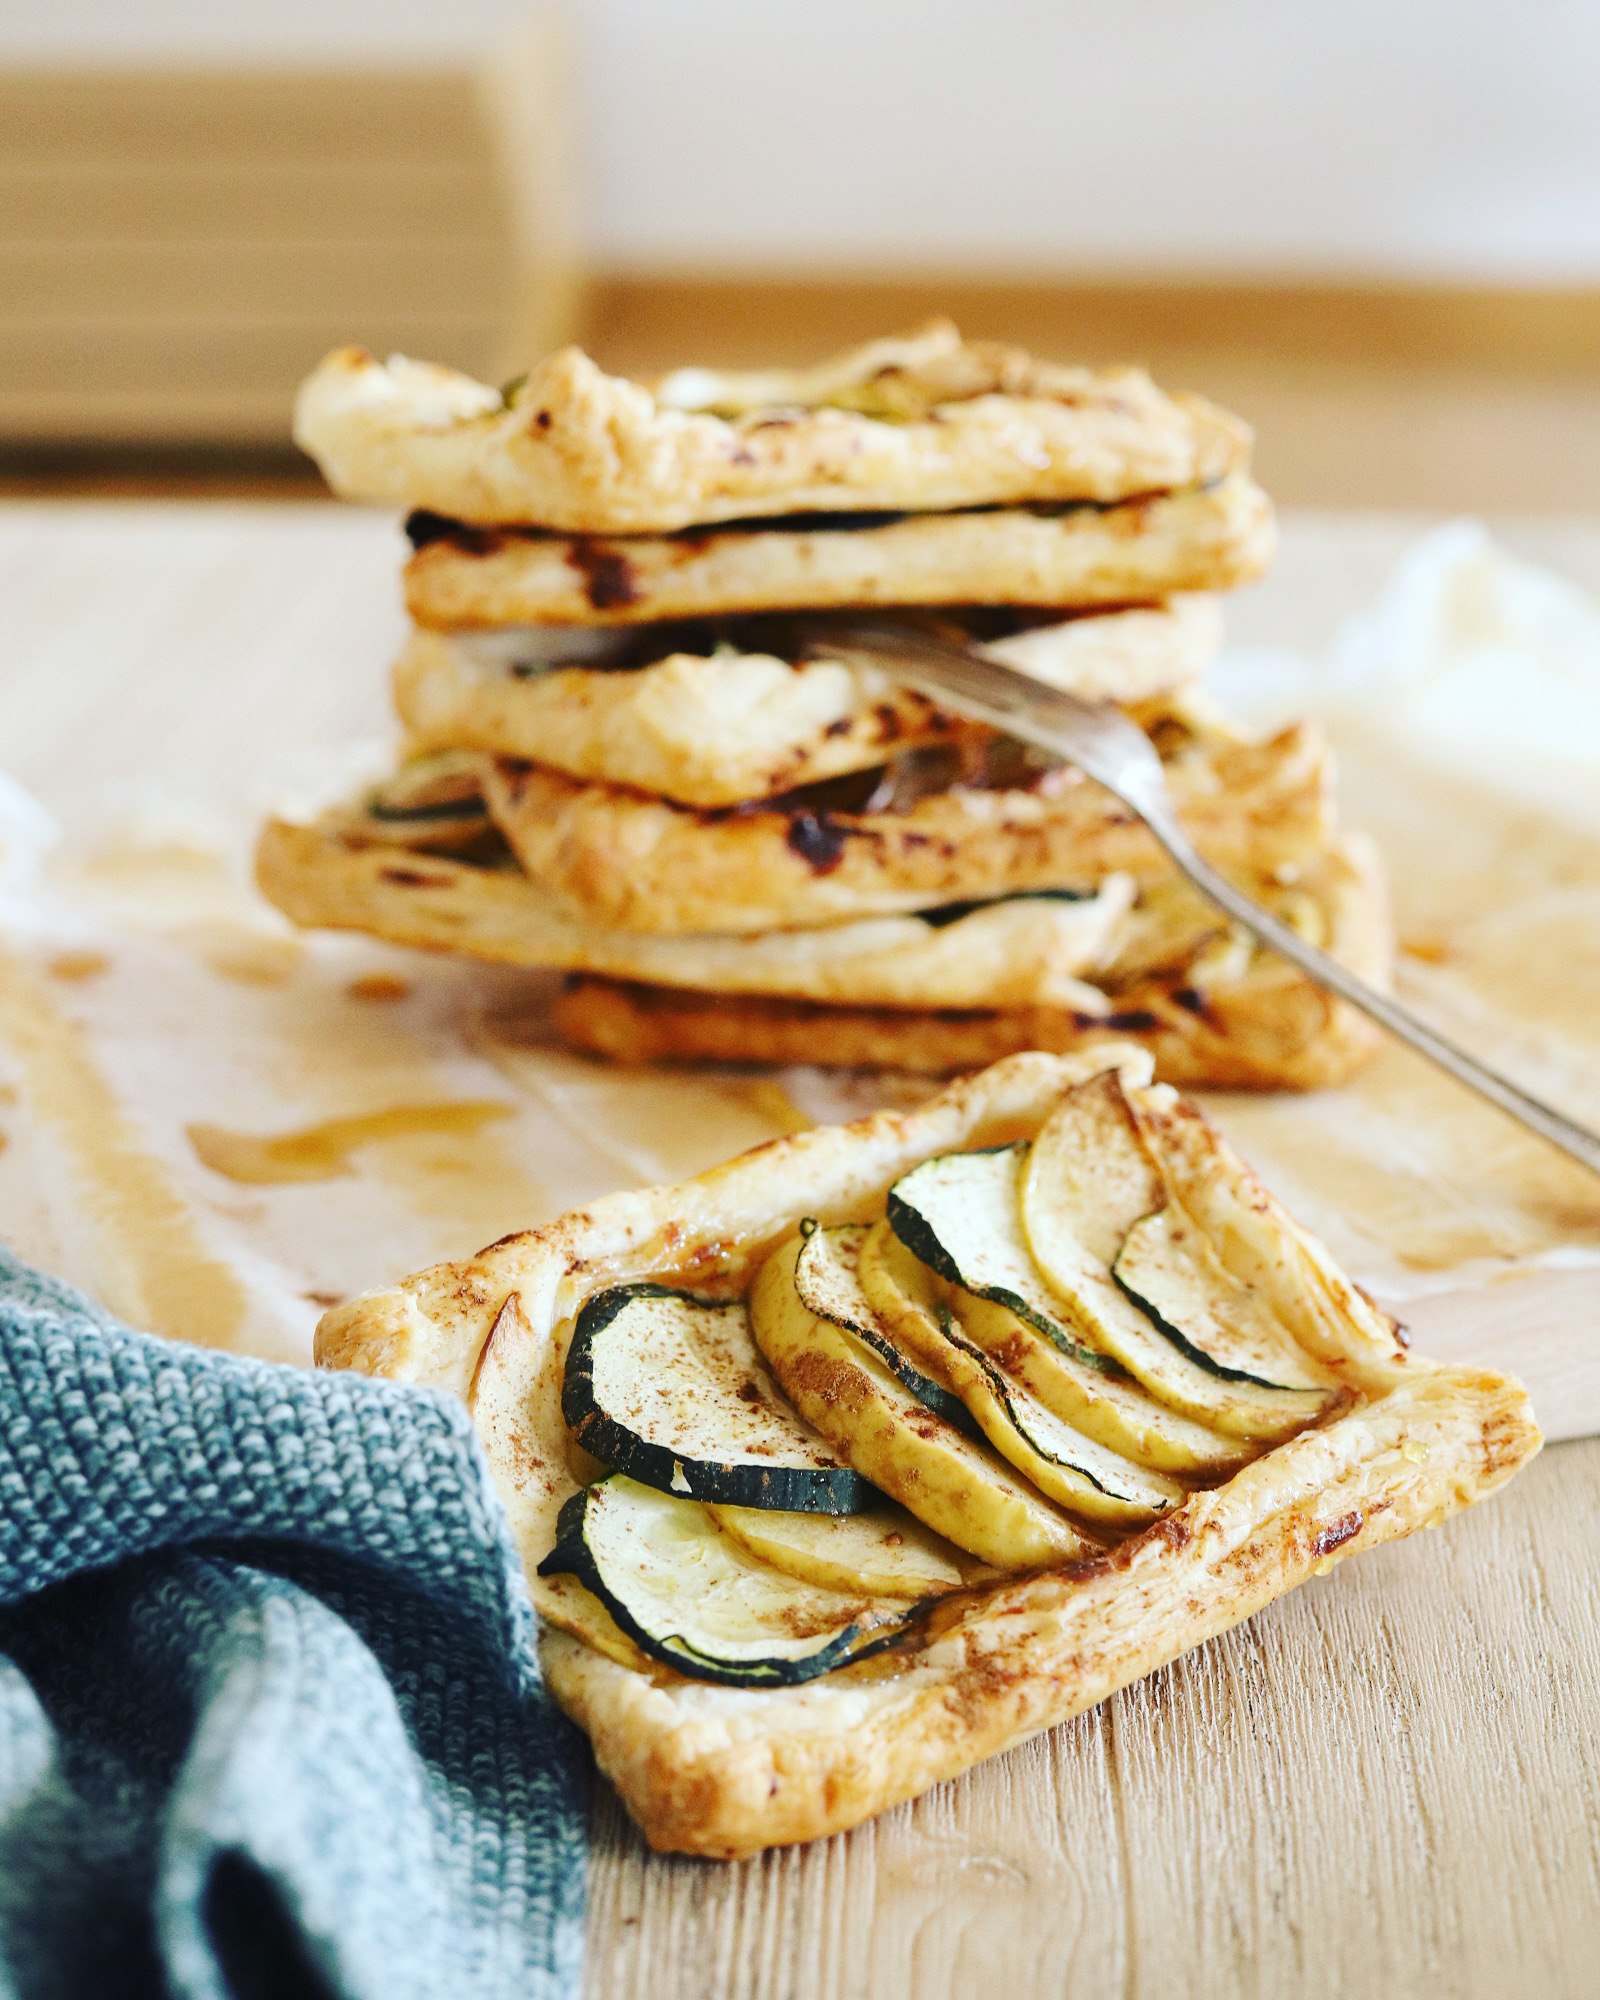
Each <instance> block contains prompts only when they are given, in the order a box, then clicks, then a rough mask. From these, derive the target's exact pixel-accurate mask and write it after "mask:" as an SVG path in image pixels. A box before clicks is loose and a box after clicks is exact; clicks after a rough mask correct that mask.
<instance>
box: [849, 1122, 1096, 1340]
mask: <svg viewBox="0 0 1600 2000" xmlns="http://www.w3.org/2000/svg"><path fill="white" fill-rule="evenodd" d="M1027 1157H1028V1148H1027V1146H1026V1145H1016V1146H995V1147H991V1148H989V1150H988V1151H986V1152H981V1153H940V1154H939V1155H937V1157H935V1158H934V1159H931V1160H924V1161H923V1163H922V1164H921V1166H920V1167H913V1168H912V1170H911V1172H910V1173H908V1174H902V1175H901V1177H900V1178H899V1180H897V1181H896V1182H895V1184H894V1186H893V1187H892V1188H890V1190H889V1209H888V1218H889V1227H890V1228H891V1229H892V1230H893V1231H894V1233H895V1235H896V1236H898V1237H899V1239H900V1241H901V1242H902V1243H903V1244H904V1245H905V1246H906V1248H907V1249H908V1250H909V1251H911V1253H912V1254H913V1256H916V1257H919V1258H920V1259H921V1260H922V1262H923V1263H924V1264H926V1265H927V1266H928V1267H929V1269H930V1270H933V1271H936V1272H937V1273H938V1274H939V1276H940V1277H941V1278H948V1279H949V1280H950V1281H951V1283H952V1284H957V1285H960V1286H961V1287H962V1288H963V1290H965V1291H969V1292H971V1293H973V1295H974V1296H975V1297H977V1298H980V1299H987V1300H988V1301H989V1302H990V1303H991V1304H992V1305H997V1306H1003V1307H1004V1308H1005V1309H1006V1311H1007V1312H1011V1313H1015V1314H1016V1316H1017V1317H1018V1319H1021V1320H1025V1321H1026V1322H1027V1323H1028V1325H1029V1326H1032V1327H1035V1328H1037V1330H1038V1331H1039V1332H1040V1333H1042V1334H1043V1335H1044V1337H1045V1339H1046V1340H1048V1341H1049V1342H1050V1343H1051V1345H1052V1346H1053V1347H1056V1348H1058V1349H1059V1350H1060V1351H1061V1352H1062V1353H1063V1354H1070V1355H1071V1356H1072V1358H1073V1359H1074V1360H1075V1361H1077V1362H1078V1363H1080V1364H1081V1365H1082V1366H1083V1367H1085V1368H1093V1369H1098V1370H1100V1371H1101V1372H1110V1371H1111V1370H1113V1369H1114V1367H1115V1363H1114V1362H1113V1361H1111V1360H1109V1359H1108V1358H1107V1356H1106V1355H1105V1354H1103V1353H1102V1352H1100V1351H1099V1349H1098V1348H1096V1347H1095V1346H1093V1345H1091V1344H1090V1343H1089V1342H1088V1341H1086V1340H1083V1339H1080V1338H1078V1336H1077V1334H1076V1331H1075V1330H1074V1328H1073V1326H1072V1324H1071V1314H1070V1313H1069V1311H1068V1310H1067V1309H1066V1308H1065V1307H1064V1306H1063V1304H1062V1301H1061V1300H1060V1299H1059V1298H1058V1297H1057V1296H1056V1295H1055V1293H1054V1292H1053V1291H1052V1289H1051V1287H1050V1285H1049V1284H1048V1283H1047V1282H1046V1279H1045V1276H1044V1274H1043V1273H1042V1272H1041V1271H1040V1269H1039V1267H1038V1265H1037V1263H1036V1262H1035V1261H1034V1258H1033V1256H1032V1254H1031V1253H1030V1251H1029V1246H1028V1241H1027V1238H1026V1237H1025V1236H1024V1235H1023V1233H1022V1224H1021V1216H1020V1208H1019V1188H1018V1179H1019V1175H1020V1174H1021V1172H1022V1169H1023V1167H1024V1165H1025V1163H1026V1161H1027ZM1120 1241H1121V1238H1120V1237H1119V1238H1118V1242H1119V1243H1120Z"/></svg>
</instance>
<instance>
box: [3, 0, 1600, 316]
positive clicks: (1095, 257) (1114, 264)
mask: <svg viewBox="0 0 1600 2000" xmlns="http://www.w3.org/2000/svg"><path fill="white" fill-rule="evenodd" d="M521 11H522V10H521V9H520V8H519V7H518V6H516V5H514V4H512V3H511V0H231V4H230V0H3V4H0V59H5V58H7V57H9V58H12V59H34V60H38V59H45V60H49V59H60V58H62V57H72V58H83V59H89V60H94V59H106V58H128V57H131V58H141V57H149V58H157V59H171V58H173V57H175V56H176V57H183V58H193V59H195V60H205V59H210V60H216V59H219V58H225V59H231V58H234V57H240V58H246V59H251V60H273V59H284V58H299V57H323V58H327V57H337V58H340V59H344V58H348V57H375V58H379V59H383V60H389V61H405V60H411V59H415V58H416V57H418V56H420V55H426V54H429V53H436V52H440V51H444V50H452V51H454V50H460V49H464V48H477V47H486V46H489V45H491V44H492V43H493V40H494V38H495V37H496V36H497V35H499V34H502V33H504V32H505V31H506V30H507V28H508V27H509V26H510V25H512V24H514V22H515V20H516V18H517V16H518V14H519V12H521ZM569 11H570V13H571V14H572V16H573V19H574V23H575V27H576V29H577V34H578V43H579V70H578V85H577V87H578V89H579V91H580V94H581V99H582V103H583V109H584V114H585V115H584V120H583V125H584V130H585V132H586V134H587V138H586V148H587V154H586V160H585V169H586V180H587V189H588V216H589V235H590V244H591V249H592V252H593V254H594V256H595V257H596V258H597V259H598V260H600V261H602V262H606V263H614V264H635V265H656V266H659V265H664V264H672V263H693V264H701V265H722V266H728V265H782V264H793V263H797V262H802V263H804V262H809V263H816V264H827V265H830V266H840V265H859V266H865V267H869V268H883V267H885V266H891V265H899V266H902V267H917V266H924V267H926V266H930V265H936V266H949V265H951V264H966V265H969V266H972V267H974V268H982V267H989V268H996V269H1010V270H1015V269H1041V270H1060V269H1072V268H1080V269H1081V268H1094V269H1102V270H1114V269H1117V268H1125V269H1143V270H1150V269H1156V270H1163V269H1164V270H1187V269H1206V268H1212V269H1215V268H1218V267H1225V268H1228V269H1231V270H1235V271H1239V272H1251V271H1266V272H1285V273H1292V272H1295V271H1330V272H1349V273H1353V274H1375V273H1387V272H1393V273H1410V274H1424V275H1426V274H1433V275H1446V276H1457V277H1468V278H1489V279H1492V278H1512V279H1544V280H1564V281H1578V282H1600V0H572V4H571V6H570V8H569Z"/></svg>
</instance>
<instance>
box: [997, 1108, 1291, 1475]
mask: <svg viewBox="0 0 1600 2000" xmlns="http://www.w3.org/2000/svg"><path fill="white" fill-rule="evenodd" d="M1021 1196H1022V1199H1021V1216H1022V1226H1023V1231H1024V1233H1025V1239H1026V1244H1027V1247H1028V1249H1029V1250H1031V1252H1032V1254H1033V1258H1034V1261H1035V1264H1036V1267H1037V1269H1038V1270H1039V1271H1040V1272H1041V1273H1042V1274H1043V1276H1044V1278H1045V1279H1046V1280H1047V1281H1048V1284H1049V1287H1050V1289H1051V1290H1052V1291H1053V1292H1054V1293H1055V1294H1056V1296H1057V1297H1058V1298H1059V1299H1060V1301H1061V1302H1062V1306H1063V1307H1064V1309H1065V1312H1066V1314H1067V1315H1068V1316H1069V1317H1070V1318H1071V1320H1072V1323H1073V1324H1074V1325H1075V1326H1076V1327H1078V1328H1079V1329H1081V1330H1083V1331H1085V1332H1086V1333H1087V1334H1088V1335H1089V1337H1090V1338H1092V1339H1094V1340H1095V1341H1096V1342H1097V1343H1098V1344H1099V1345H1100V1346H1101V1347H1102V1348H1103V1349H1104V1350H1105V1351H1106V1352H1107V1353H1110V1354H1113V1355H1115V1357H1116V1358H1117V1360H1118V1361H1120V1362H1121V1363H1122V1365H1123V1366H1124V1367H1125V1368H1126V1369H1127V1370H1128V1372H1129V1374H1130V1375H1132V1376H1134V1377H1135V1379H1136V1380H1137V1381H1139V1382H1140V1383H1142V1384H1143V1386H1144V1387H1145V1388H1146V1389H1148V1390H1149V1392H1150V1394H1151V1395H1152V1396H1155V1397H1158V1398H1159V1399H1160V1400H1161V1401H1162V1402H1163V1403H1166V1404H1168V1405H1169V1406H1170V1407H1171V1408H1173V1409H1175V1410H1179V1411H1181V1412H1182V1413H1183V1414H1184V1415H1185V1416H1189V1417H1193V1418H1195V1419H1196V1420H1197V1421H1199V1422H1201V1423H1205V1424H1207V1425H1209V1426H1211V1427H1213V1428H1214V1429H1217V1430H1220V1431H1223V1432H1226V1433H1227V1434H1228V1435H1229V1436H1231V1437H1241V1438H1249V1439H1253V1440H1260V1441H1263V1442H1271V1443H1277V1442H1280V1441H1281V1440H1282V1439H1284V1438H1287V1437H1291V1436H1293V1435H1294V1433H1295V1432H1296V1431H1300V1430H1303V1429H1304V1428H1305V1427H1306V1425H1307V1424H1308V1423H1311V1422H1314V1421H1315V1419H1316V1417H1317V1416H1318V1415H1320V1414H1321V1412H1322V1410H1323V1409H1325V1408H1326V1407H1328V1402H1329V1400H1330V1399H1329V1398H1326V1397H1324V1398H1320V1399H1308V1397H1307V1395H1306V1392H1305V1391H1304V1390H1303V1389H1298V1388H1295V1389H1281V1388H1276V1387H1263V1386H1262V1385H1260V1384H1258V1383H1255V1382H1250V1381H1238V1380H1230V1379H1229V1377H1228V1376H1226V1375H1224V1374H1221V1373H1219V1372H1218V1368H1217V1365H1216V1363H1215V1362H1213V1361H1211V1360H1210V1359H1209V1358H1208V1357H1206V1356H1204V1355H1203V1353H1202V1352H1201V1351H1200V1350H1199V1349H1198V1348H1195V1347H1193V1345H1192V1344H1189V1343H1186V1344H1185V1345H1182V1346H1180V1345H1179V1344H1178V1343H1177V1342H1176V1341H1174V1340H1173V1339H1172V1338H1171V1337H1170V1335H1169V1334H1168V1332H1166V1331H1164V1330H1163V1329H1162V1327H1160V1326H1159V1325H1158V1324H1157V1323H1156V1322H1155V1321H1154V1320H1153V1319H1151V1318H1150V1316H1149V1315H1148V1314H1147V1313H1145V1312H1143V1311H1141V1309H1140V1308H1139V1307H1138V1306H1137V1305H1135V1304H1134V1302H1133V1300H1132V1299H1130V1298H1129V1297H1128V1296H1127V1294H1126V1293H1125V1292H1124V1291H1123V1290H1122V1289H1121V1288H1120V1287H1119V1286H1118V1284H1117V1283H1116V1280H1115V1279H1114V1278H1113V1276H1112V1273H1111V1267H1112V1265H1113V1264H1114V1263H1115V1262H1116V1260H1117V1258H1118V1256H1119V1255H1120V1254H1121V1250H1122V1246H1123V1244H1124V1243H1125V1242H1126V1240H1127V1237H1128V1232H1129V1231H1130V1230H1131V1229H1132V1228H1133V1227H1134V1225H1135V1223H1137V1222H1139V1221H1141V1220H1142V1219H1143V1218H1144V1217H1145V1216H1147V1215H1149V1214H1151V1213H1153V1212H1154V1211H1155V1210H1157V1209H1160V1208H1163V1207H1165V1206H1166V1201H1167V1190H1166V1186H1165V1183H1164V1182H1163V1180H1162V1178H1161V1174H1160V1171H1159V1169H1158V1168H1157V1166H1156V1164H1155V1162H1154V1160H1152V1158H1151V1157H1150V1155H1149V1153H1148V1152H1147V1151H1146V1150H1145V1147H1144V1144H1143V1142H1142V1141H1141V1139H1140V1138H1139V1135H1138V1131H1137V1129H1136V1128H1135V1125H1134V1123H1133V1119H1132V1116H1131V1114H1130V1112H1129V1110H1128V1106H1127V1102H1126V1100H1125V1098H1124V1096H1123V1091H1122V1083H1121V1079H1120V1078H1119V1077H1118V1076H1117V1075H1116V1074H1115V1073H1114V1072H1106V1073H1105V1074H1103V1075H1101V1076H1097V1077H1095V1078H1093V1079H1092V1080H1091V1081H1090V1082H1089V1083H1086V1084H1080V1085H1079V1086H1078V1088H1077V1089H1075V1090H1071V1091H1069V1092H1068V1093H1067V1095H1066V1096H1065V1097H1064V1098H1063V1099H1062V1101H1061V1103H1060V1105H1059V1106H1058V1107H1057V1108H1056V1110H1055V1112H1054V1113H1053V1114H1052V1116H1051V1118H1050V1120H1049V1122H1048V1123H1047V1124H1046V1126H1045V1128H1044V1130H1043V1131H1042V1132H1041V1133H1040V1134H1039V1136H1038V1138H1037V1139H1036V1140H1035V1141H1034V1142H1033V1145H1032V1147H1031V1149H1030V1150H1029V1152H1028V1157H1027V1161H1026V1166H1025V1171H1024V1172H1023V1175H1022V1186H1021Z"/></svg>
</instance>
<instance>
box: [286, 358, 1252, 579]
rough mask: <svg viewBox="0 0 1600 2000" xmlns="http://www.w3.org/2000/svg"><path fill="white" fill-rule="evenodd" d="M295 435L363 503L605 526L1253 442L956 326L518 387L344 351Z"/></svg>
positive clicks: (1200, 474)
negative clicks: (742, 368)
mask: <svg viewBox="0 0 1600 2000" xmlns="http://www.w3.org/2000/svg"><path fill="white" fill-rule="evenodd" d="M294 436H295V442H296V443H297V444H298V445H300V446H301V448H302V449H303V450H305V451H307V452H309V453H310V455H311V456H312V458H314V459H315V460H316V462H317V464H318V465H319V466H320V467H321V469H322V473H323V476H324V477H325V478H326V480H327V482H328V484H329V485H330V486H331V487H332V488H333V490H334V492H335V493H337V494H338V495H339V496H340V498H341V499H345V500H361V501H366V502H369V503H372V504H376V505H378V506H404V507H420V508H424V509H426V510H427V511H428V512H430V513H435V514H442V515H444V516H446V517H448V518H449V519H452V520H458V521H465V522H470V523H484V524H487V525H490V526H500V527H511V526H522V525H528V526H533V527H543V528H560V529H566V530H569V531H575V532H578V533H580V534H602V535H604V534H650V533H659V532H661V531H664V530H666V531H670V530H672V529H677V528H687V527H693V526H696V525H698V524H700V523H702V522H714V521H733V520H743V519H748V518H751V517H759V516H765V515H771V514H796V513H809V512H815V511H818V510H821V511H824V512H826V511H838V510H843V511H847V512H860V511H867V512H881V511H883V510H886V509H887V510H899V509H902V508H909V509H912V510H915V511H917V512H930V511H942V510H944V509H946V508H953V507H984V506H991V505H995V504H1003V503H1005V502H1008V501H1011V502H1015V501H1029V500H1069V501H1070V500H1092V501H1103V502H1104V501H1117V500H1126V499H1130V498H1132V497H1133V496H1134V495H1138V494H1147V493H1156V492H1165V491H1168V490H1170V489H1172V488H1175V487H1185V486H1204V485H1208V484H1210V483H1211V482H1212V481H1213V480H1217V479H1221V478H1223V477H1225V476H1226V475H1227V473H1229V472H1230V471H1233V470H1235V469H1236V468H1238V467H1242V466H1243V464H1244V463H1245V462H1246V461H1247V460H1248V458H1249V452H1250V433H1249V431H1248V429H1247V427H1246V426H1245V425H1244V424H1242V423H1240V421H1239V420H1238V418H1236V417H1233V416H1230V415H1228V414H1227V413H1226V412H1225V411H1222V410H1219V409H1216V408H1214V407H1213V406H1212V405H1211V404H1209V403H1206V402H1204V401H1202V400H1201V399H1200V398H1199V397H1196V396H1185V397H1172V396H1168V395H1166V394H1164V393H1163V391H1161V390H1160V389H1158V388H1157V387H1156V385H1155V384H1154V383H1153V382H1152V381H1151V380H1150V378H1149V377H1148V376H1147V375H1144V374H1142V373H1141V372H1140V371H1139V370H1137V369H1132V368H1123V369H1114V370H1106V371H1102V372H1098V373H1097V372H1095V371H1093V370H1090V369H1087V368H1069V367H1062V366H1059V365H1057V364H1055V363H1051V362H1044V361H1036V360H1035V359H1034V358H1033V357H1032V356H1031V355H1029V354H1026V353H1024V352H1023V350H1022V349H1021V348H1016V347H1003V346H1000V345H999V344H998V343H995V342H989V341H978V342H969V341H963V340H962V338H961V336H960V334H959V333H958V332H957V331H956V329H955V328H954V327H953V326H951V325H950V323H949V322H948V321H946V320H939V321H934V322H933V323H932V324H930V325H929V326H926V327H924V328H923V329H922V331H921V332H920V333H916V334H913V335H911V336H910V337H909V338H907V339H891V340H875V341H871V342H869V343H868V344H867V345H866V346H864V347H858V348H854V349H851V350H850V351H849V352H848V353H845V354H840V355H836V356H835V357H834V358H833V359H832V360H830V361H825V362H823V363H821V364H820V365H819V366H817V367H815V368H802V369H765V370H761V371H758V372H755V373H743V374H724V373H720V372H718V371H715V370H711V369H703V368H685V369H680V370H679V371H678V372H677V373H676V374H674V375H669V376H667V377H666V378H665V379H664V380H662V381H659V382H656V383H653V384H649V385H646V384H643V383H639V382H629V381H626V380H624V379H622V378H621V377H619V376H615V375H606V374H604V373H603V372H602V371H601V370H600V369H599V368H597V367H596V366H595V364H594V362H593V361H591V360H590V359H589V357H588V356H587V355H586V354H585V353H583V351H582V350H581V349H580V348H576V347H566V348H562V349H561V350H560V352H559V353H556V354H552V355H550V356H549V357H548V358H547V359H546V360H544V361H541V362H540V363H539V365H538V366H537V367H536V368H534V369H533V370H532V371H531V373H530V374H528V375H527V376H526V377H525V378H524V379H523V380H522V381H521V382H519V383H514V384H512V385H511V386H510V387H509V388H508V389H507V390H505V391H501V390H499V389H493V388H490V387H488V386H487V385H486V384H485V383H482V382H475V381H474V380H473V379H472V378H471V376H468V375H462V374H458V373H457V372H456V371H455V370H454V369H450V368H441V367H438V366H435V365H431V364H429V363H426V362H418V361H410V360H407V359H406V357H405V356H403V355H395V356H393V357H392V358H391V359H390V360H389V361H388V362H387V363H384V362H380V361H378V360H376V359H375V358H374V357H373V356H372V355H370V354H368V353H366V352H364V351H363V350H362V349H361V348H357V347H345V348H339V349H337V350H336V351H335V352H334V353H332V354H330V355H328V356H327V358H326V359H325V360H324V361H323V362H322V363H321V364H320V365H319V366H318V367H317V368H316V369H315V371H314V372H313V373H312V374H311V375H310V376H309V377H308V378H307V379H306V381H305V382H304V383H303V384H302V385H301V389H300V393H299V396H298V398H297V399H296V402H295V415H294ZM658 615H659V614H658Z"/></svg>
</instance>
